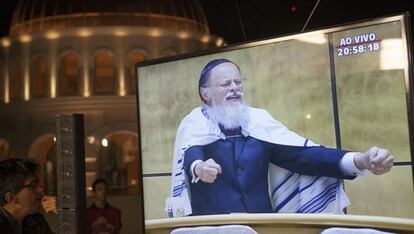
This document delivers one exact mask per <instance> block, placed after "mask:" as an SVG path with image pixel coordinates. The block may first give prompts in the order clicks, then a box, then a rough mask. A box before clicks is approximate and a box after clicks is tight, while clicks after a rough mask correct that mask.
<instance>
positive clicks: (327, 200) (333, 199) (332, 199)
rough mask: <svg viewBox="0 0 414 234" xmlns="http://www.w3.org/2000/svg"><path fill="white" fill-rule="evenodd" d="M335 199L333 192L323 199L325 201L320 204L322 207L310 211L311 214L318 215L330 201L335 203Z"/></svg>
mask: <svg viewBox="0 0 414 234" xmlns="http://www.w3.org/2000/svg"><path fill="white" fill-rule="evenodd" d="M335 197H336V192H335V191H333V192H332V193H331V194H330V195H329V196H328V197H326V199H325V200H326V201H325V202H324V203H322V204H321V205H323V206H321V207H320V208H319V209H316V210H314V211H312V212H311V213H320V212H321V211H323V210H324V209H325V208H326V207H327V206H328V205H329V203H331V202H332V201H335Z"/></svg>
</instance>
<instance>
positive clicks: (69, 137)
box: [56, 114, 86, 234]
mask: <svg viewBox="0 0 414 234" xmlns="http://www.w3.org/2000/svg"><path fill="white" fill-rule="evenodd" d="M84 142H85V141H84V124H83V115H82V114H73V115H58V116H56V146H57V147H56V148H57V177H58V178H57V181H58V186H57V206H58V224H59V234H75V233H79V234H80V233H84V232H85V211H86V186H85V145H84Z"/></svg>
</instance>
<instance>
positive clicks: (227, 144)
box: [166, 59, 393, 217]
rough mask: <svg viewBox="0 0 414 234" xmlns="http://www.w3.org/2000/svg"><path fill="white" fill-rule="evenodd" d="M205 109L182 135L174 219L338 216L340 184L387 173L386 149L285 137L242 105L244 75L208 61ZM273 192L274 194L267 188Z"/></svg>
mask: <svg viewBox="0 0 414 234" xmlns="http://www.w3.org/2000/svg"><path fill="white" fill-rule="evenodd" d="M199 93H200V97H201V99H202V101H203V102H204V105H203V106H201V107H197V108H195V109H194V110H193V111H192V112H191V113H190V114H188V115H187V116H186V117H185V118H184V119H183V120H182V121H181V123H180V126H179V128H178V130H177V136H176V142H175V150H174V159H173V171H172V187H171V197H170V198H168V199H167V201H166V211H167V213H168V215H169V216H170V217H172V216H176V215H177V212H179V211H181V212H183V213H184V215H190V214H191V215H206V214H227V213H240V212H247V213H269V212H299V213H317V212H333V213H341V212H342V210H343V208H344V207H346V206H347V205H348V204H349V202H348V200H347V198H346V195H345V193H344V192H343V186H342V179H354V178H355V177H356V176H357V175H364V174H366V173H367V171H368V170H369V171H371V172H372V173H373V174H376V175H379V174H383V173H386V172H388V171H389V170H390V169H391V167H392V165H393V156H392V155H391V154H390V153H389V152H388V151H387V150H385V149H381V148H378V147H372V148H370V149H369V150H368V151H366V152H364V153H361V152H349V151H346V150H342V149H330V148H326V147H323V146H319V145H316V144H314V143H313V142H312V141H310V140H308V139H306V138H304V137H302V136H299V135H298V134H296V133H294V132H292V131H290V130H288V129H287V128H286V127H285V126H284V125H283V124H281V123H280V122H279V121H277V120H275V119H274V118H273V117H272V116H271V115H270V114H269V113H268V112H267V111H266V110H263V109H258V108H253V107H249V106H248V105H247V104H246V103H245V101H244V99H243V81H242V76H241V71H240V68H239V67H238V65H237V64H235V63H233V62H232V61H230V60H228V59H215V60H212V61H210V62H209V63H208V64H207V65H206V66H205V67H204V69H203V71H202V72H201V75H200V80H199ZM269 185H270V187H269Z"/></svg>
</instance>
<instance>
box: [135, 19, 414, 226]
mask: <svg viewBox="0 0 414 234" xmlns="http://www.w3.org/2000/svg"><path fill="white" fill-rule="evenodd" d="M392 21H400V22H401V32H402V37H401V38H402V40H403V46H404V50H405V52H406V55H407V58H406V61H405V67H404V76H405V82H404V83H405V92H406V103H407V115H408V116H407V120H408V127H409V129H408V135H409V142H410V153H411V162H400V163H398V162H396V163H394V165H411V170H412V173H413V185H414V164H413V161H414V112H413V111H414V110H413V108H414V107H413V105H414V85H413V82H414V81H413V76H414V75H413V65H414V64H413V61H412V58H413V57H412V37H411V24H410V14H409V12H404V13H400V14H397V15H391V16H384V17H379V18H371V19H364V20H359V21H352V22H347V23H344V24H340V25H334V26H329V27H324V28H322V29H316V30H311V31H307V32H304V33H294V34H288V35H282V36H277V37H271V38H265V39H259V40H253V41H247V42H243V43H238V44H233V45H229V46H224V47H217V48H212V49H206V50H200V51H195V52H190V53H185V54H179V55H175V56H170V57H163V58H157V59H153V60H145V61H141V62H138V63H137V64H136V72H137V73H136V74H137V75H136V77H137V82H136V85H137V86H136V101H137V131H138V135H139V138H138V139H139V142H141V122H140V106H139V103H140V102H139V80H140V77H139V72H138V69H139V68H141V67H145V66H150V65H156V64H162V63H166V62H173V61H178V60H182V59H189V58H195V57H200V56H204V55H213V54H218V53H222V52H227V51H232V50H239V49H243V48H251V47H256V46H261V45H266V44H271V43H276V42H281V41H287V40H291V39H295V38H298V37H304V36H311V35H314V34H327V33H333V32H338V31H343V30H348V29H354V28H359V27H365V26H371V25H375V24H382V23H388V22H392ZM330 44H331V43H330ZM330 46H332V45H330ZM337 139H338V137H337ZM138 145H139V147H140V151H139V154H140V157H139V160H140V162H139V163H140V167H139V168H138V176H139V180H140V188H139V189H140V192H141V201H140V202H141V214H142V216H141V222H142V227H143V233H145V208H144V188H143V187H144V186H143V174H142V172H143V167H142V157H141V152H142V145H141V144H138ZM339 146H340V145H339Z"/></svg>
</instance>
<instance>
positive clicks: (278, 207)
mask: <svg viewBox="0 0 414 234" xmlns="http://www.w3.org/2000/svg"><path fill="white" fill-rule="evenodd" d="M298 193H299V189H295V190H294V191H293V192H292V193H291V194H289V196H287V198H286V199H285V200H283V202H281V203H280V204H279V205H278V206H277V207H276V209H275V212H279V210H280V209H281V208H282V207H283V206H285V205H286V203H288V202H289V201H290V199H292V198H293V197H295V196H296V194H298Z"/></svg>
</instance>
